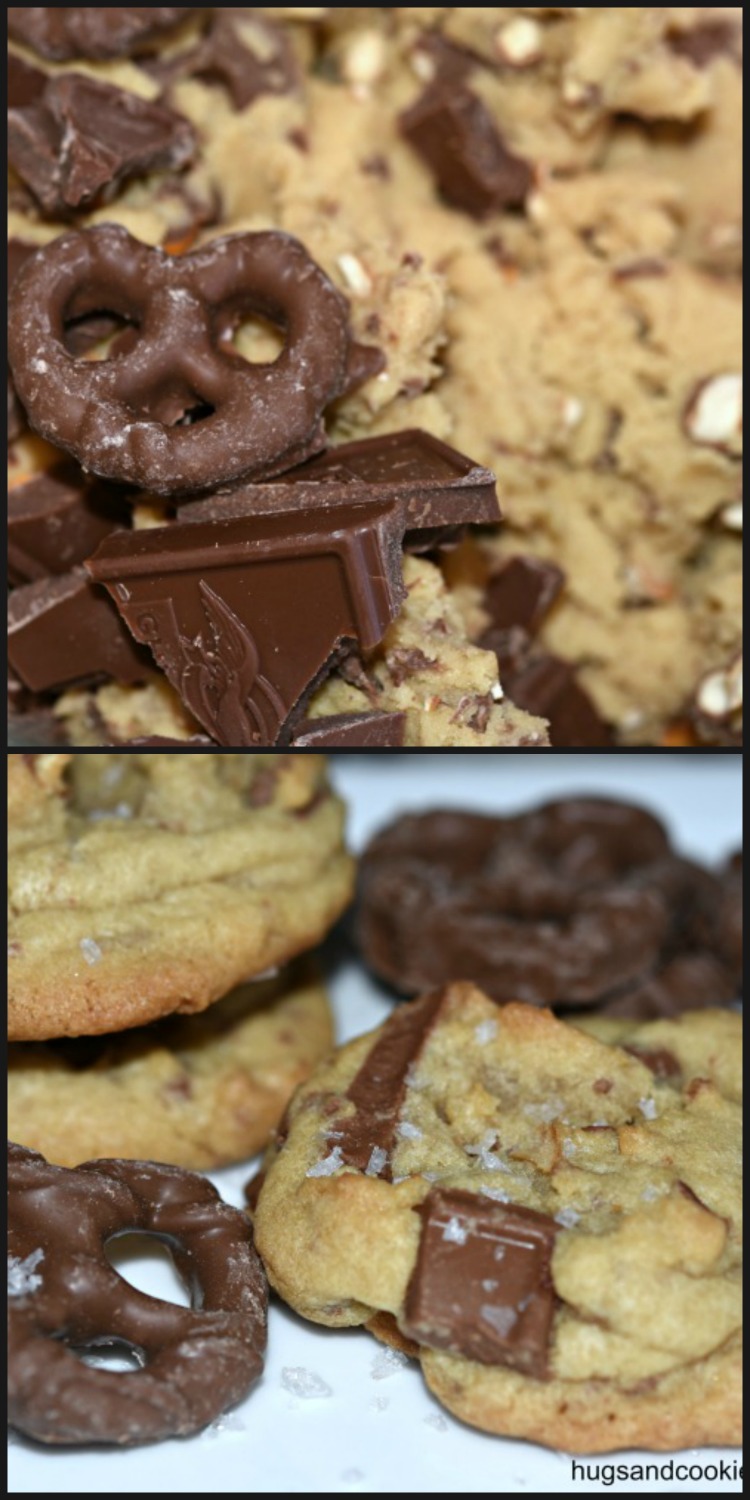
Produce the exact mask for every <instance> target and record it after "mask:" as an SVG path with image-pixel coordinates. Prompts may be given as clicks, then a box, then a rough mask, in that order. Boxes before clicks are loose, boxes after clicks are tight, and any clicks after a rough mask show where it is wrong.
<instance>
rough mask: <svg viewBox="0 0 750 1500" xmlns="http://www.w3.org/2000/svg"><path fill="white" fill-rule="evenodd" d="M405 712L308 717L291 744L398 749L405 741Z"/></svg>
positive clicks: (321, 746)
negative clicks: (321, 717)
mask: <svg viewBox="0 0 750 1500" xmlns="http://www.w3.org/2000/svg"><path fill="white" fill-rule="evenodd" d="M405 732H406V714H387V713H364V714H333V715H330V716H329V717H328V718H327V719H307V720H305V722H304V723H302V724H300V726H299V729H298V730H297V731H296V733H295V735H294V738H293V740H292V744H293V745H295V746H299V747H305V746H307V747H315V748H317V747H318V746H319V747H320V748H324V747H326V746H330V747H331V749H336V748H337V746H341V747H342V748H343V747H346V746H349V745H351V746H355V745H357V746H359V747H361V748H365V749H373V750H374V749H377V750H385V749H389V750H391V749H399V748H400V747H401V746H402V745H403V743H404V735H405Z"/></svg>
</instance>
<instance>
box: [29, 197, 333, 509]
mask: <svg viewBox="0 0 750 1500" xmlns="http://www.w3.org/2000/svg"><path fill="white" fill-rule="evenodd" d="M94 312H95V313H102V312H106V313H116V314H118V315H119V316H120V317H121V318H125V319H127V321H128V322H130V323H132V324H133V325H134V327H135V329H136V334H135V337H134V338H133V337H131V338H129V340H128V344H127V347H126V349H125V350H124V351H123V350H122V349H120V350H119V351H118V357H117V358H116V359H106V360H100V361H97V362H85V361H80V360H75V359H71V357H70V354H69V352H68V349H67V348H66V344H65V326H66V324H70V323H72V322H73V321H75V320H76V319H80V318H84V317H86V316H87V315H89V314H91V313H94ZM250 312H253V313H259V314H260V315H261V316H263V317H267V318H268V319H269V320H270V321H271V322H272V323H274V324H275V325H277V326H279V327H281V328H282V330H283V332H284V334H285V338H286V342H285V347H284V349H283V350H282V352H281V354H280V355H279V356H278V358H277V359H276V360H275V361H274V362H273V363H271V364H253V363H249V362H247V361H246V360H243V359H242V358H241V357H240V356H239V355H238V354H237V353H236V351H235V350H234V349H233V348H232V346H231V343H230V342H229V338H230V336H231V333H232V331H233V328H234V327H235V326H236V325H237V324H238V323H239V322H241V321H242V318H243V317H245V316H246V315H247V314H248V313H250ZM347 315H348V306H347V304H346V302H345V300H344V298H343V297H342V296H341V294H340V293H339V292H338V291H337V290H336V288H335V287H334V286H333V284H332V282H330V281H329V279H328V277H327V276H326V275H325V274H324V272H323V271H321V269H320V267H319V266H317V265H316V263H315V261H313V260H311V258H310V256H309V255H308V254H307V251H306V250H305V249H304V247H303V246H302V245H301V244H300V243H299V241H298V240H295V239H293V238H292V237H291V235H286V234H281V233H276V232H275V231H268V232H266V233H260V234H236V235H228V236H226V237H224V238H222V239H218V240H213V241H212V242H211V243H210V244H209V245H207V246H205V247H204V248H203V249H200V250H194V251H191V252H190V254H187V255H180V256H170V255H166V254H165V253H164V252H163V251H160V250H157V249H152V248H151V247H150V246H148V245H142V244H141V243H140V242H139V241H138V240H135V239H133V237H132V235H130V234H128V233H127V231H126V230H125V229H122V228H121V227H120V226H119V225H116V224H101V225H98V226H96V227H95V228H93V229H85V230H79V231H77V232H73V233H70V234H64V235H61V236H60V237H59V238H58V239H56V240H54V241H53V242H52V243H51V244H49V245H46V246H45V247H44V248H43V249H42V250H40V251H39V252H38V254H36V255H34V256H32V257H31V259H30V260H29V261H28V263H27V264H26V265H25V266H24V267H23V269H22V270H21V271H20V272H19V274H18V276H17V277H16V280H15V282H14V284H13V287H12V288H11V294H10V323H9V336H8V342H9V354H10V362H11V367H12V370H13V378H14V381H15V384H16V388H17V390H18V394H19V397H20V399H21V401H22V403H23V405H24V406H25V407H26V409H27V412H28V415H29V420H30V422H31V424H32V425H33V426H34V427H35V428H36V430H37V431H38V432H40V433H41V434H42V436H43V437H46V438H47V439H48V440H49V441H50V442H53V443H55V444H56V445H57V446H58V447H61V448H64V449H66V450H67V451H68V452H69V453H72V454H73V455H74V457H76V458H77V459H78V461H79V463H81V464H82V466H83V467H84V468H86V469H88V470H89V471H91V472H92V473H95V474H100V475H102V476H103V477H105V478H109V479H117V480H121V481H123V482H126V483H131V484H136V485H139V486H140V487H141V488H143V489H146V490H150V491H151V492H152V493H153V494H159V495H172V494H179V493H182V494H186V493H190V494H195V493H196V492H200V491H202V490H206V489H209V488H210V489H212V490H213V489H215V488H216V486H217V485H218V484H223V483H228V482H230V481H231V482H234V481H236V480H238V479H241V478H245V477H248V476H253V477H258V478H259V477H267V476H268V475H269V474H274V473H277V472H278V471H279V470H282V469H285V468H290V467H292V465H294V464H297V463H301V462H302V461H303V460H304V459H306V458H308V457H309V456H310V455H311V454H312V453H315V452H317V451H318V450H319V449H320V448H321V447H322V446H323V445H324V443H325V433H324V430H323V424H322V415H323V412H324V410H325V408H326V407H327V406H328V404H329V402H330V401H331V400H333V399H334V397H335V396H336V395H337V393H338V392H339V390H340V389H341V388H342V384H343V382H344V377H345V371H346V362H347V356H348V351H349V332H348V327H347ZM41 366H43V369H42V368H40V367H41ZM42 373H43V374H44V377H45V378H44V380H40V378H39V376H40V374H42Z"/></svg>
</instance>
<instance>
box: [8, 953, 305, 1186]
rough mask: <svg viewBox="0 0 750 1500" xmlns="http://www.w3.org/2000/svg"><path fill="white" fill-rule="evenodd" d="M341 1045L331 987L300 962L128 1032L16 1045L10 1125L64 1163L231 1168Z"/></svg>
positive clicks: (11, 1061)
mask: <svg viewBox="0 0 750 1500" xmlns="http://www.w3.org/2000/svg"><path fill="white" fill-rule="evenodd" d="M332 1042H333V1025H332V1019H331V1012H330V1008H329V1005H328V998H327V996H326V992H325V990H324V988H323V986H322V985H321V984H320V983H319V982H318V981H317V980H316V978H315V977H314V976H313V975H312V974H310V973H307V974H305V973H304V971H299V970H298V971H297V972H295V971H294V970H292V971H291V972H290V973H289V974H287V975H284V976H281V977H279V978H278V979H268V980H258V981H256V982H255V983H252V984H246V985H242V986H240V988H239V989H237V990H235V991H233V993H232V994H231V995H227V996H225V998H224V999H223V1000H217V1001H216V1003H215V1004H214V1005H211V1006H209V1008H208V1010H206V1011H203V1012H202V1013H201V1014H200V1015H196V1016H173V1017H168V1018H167V1019H165V1020H163V1021H157V1022H155V1023H153V1024H152V1025H151V1026H148V1027H136V1028H135V1029H134V1030H132V1031H126V1032H124V1033H123V1034H122V1035H121V1036H104V1037H101V1038H99V1037H97V1038H90V1037H84V1038H81V1039H78V1040H76V1041H68V1042H48V1043H45V1042H26V1043H24V1042H16V1043H13V1044H12V1045H11V1047H10V1049H9V1055H8V1130H9V1132H10V1135H11V1137H12V1139H13V1140H18V1141H22V1142H23V1144H24V1145H26V1146H29V1147H31V1149H32V1150H34V1151H41V1152H42V1154H43V1155H44V1156H46V1157H47V1160H48V1161H53V1162H56V1163H57V1164H58V1165H59V1166H63V1167H72V1166H76V1165H77V1163H78V1162H80V1161H86V1160H87V1159H88V1158H90V1157H103V1156H107V1157H109V1156H118V1157H120V1156H121V1157H135V1158H138V1157H142V1158H145V1159H147V1160H150V1159H152V1158H153V1159H156V1160H158V1161H165V1162H170V1163H172V1164H173V1165H174V1166H178V1167H191V1168H193V1169H195V1170H203V1171H206V1170H210V1169H211V1168H212V1167H221V1166H226V1165H228V1164H229V1163H231V1162H235V1161H242V1160H244V1159H246V1158H247V1157H248V1156H252V1155H253V1154H254V1153H255V1152H256V1151H259V1150H260V1149H261V1148H262V1147H263V1146H264V1145H265V1143H266V1141H267V1140H268V1137H269V1135H270V1133H271V1131H272V1129H273V1127H274V1126H275V1125H277V1124H278V1122H279V1120H280V1118H281V1115H282V1112H283V1109H284V1106H285V1105H286V1103H287V1101H288V1099H289V1096H290V1095H291V1094H292V1093H293V1091H294V1089H295V1088H296V1087H297V1085H298V1084H300V1083H302V1082H303V1081H304V1080H305V1079H306V1078H307V1077H308V1076H309V1074H310V1073H311V1072H312V1070H313V1068H314V1067H315V1066H316V1065H317V1064H318V1063H319V1062H320V1061H321V1060H322V1059H323V1058H324V1057H325V1055H326V1053H327V1052H328V1051H329V1050H330V1047H331V1045H332Z"/></svg>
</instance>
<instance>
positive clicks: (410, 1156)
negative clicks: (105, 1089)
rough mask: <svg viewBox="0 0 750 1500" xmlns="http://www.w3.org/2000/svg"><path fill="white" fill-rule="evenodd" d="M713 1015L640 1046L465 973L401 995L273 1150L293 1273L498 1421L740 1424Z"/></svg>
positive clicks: (529, 1425) (285, 1261)
mask: <svg viewBox="0 0 750 1500" xmlns="http://www.w3.org/2000/svg"><path fill="white" fill-rule="evenodd" d="M713 1022H714V1016H713V1013H712V1012H706V1013H704V1014H702V1015H701V1014H696V1013H692V1014H690V1015H686V1016H684V1017H683V1018H681V1019H680V1020H679V1021H675V1022H672V1023H671V1026H672V1027H673V1034H674V1036H675V1037H677V1036H678V1035H679V1036H680V1037H684V1038H685V1042H684V1045H683V1043H682V1042H680V1043H679V1044H677V1043H675V1050H674V1052H673V1053H672V1052H671V1051H670V1048H669V1047H668V1046H667V1045H665V1036H664V1024H663V1023H657V1025H656V1027H655V1028H653V1031H654V1037H653V1041H652V1039H651V1030H652V1028H651V1027H650V1026H649V1025H643V1026H641V1027H640V1028H638V1036H637V1042H638V1050H637V1051H636V1049H635V1048H633V1049H631V1048H630V1046H629V1044H628V1045H627V1046H625V1047H620V1046H618V1045H615V1044H608V1043H606V1042H602V1041H600V1040H598V1038H596V1037H593V1036H591V1035H587V1034H586V1033H585V1032H584V1031H582V1030H580V1029H579V1028H577V1027H576V1026H573V1025H570V1024H566V1023H564V1022H562V1021H559V1020H556V1019H555V1018H554V1017H553V1016H552V1014H551V1013H550V1012H549V1011H540V1010H536V1009H534V1008H532V1007H528V1006H524V1005H518V1004H510V1005H507V1006H504V1007H501V1008H500V1009H498V1008H497V1007H496V1006H495V1005H493V1004H492V1003H491V1002H489V1001H488V1000H487V999H486V998H485V996H483V995H482V994H481V992H480V991H478V990H476V989H474V988H473V987H472V986H471V985H468V984H456V985H452V986H450V987H448V988H447V989H445V990H442V991H435V992H433V993H431V994H428V995H427V996H424V997H423V998H422V999H420V1000H417V1001H414V1002H412V1003H410V1004H409V1005H404V1006H400V1007H399V1008H398V1009H397V1010H396V1011H395V1012H394V1013H393V1015H392V1016H391V1017H390V1019H389V1020H388V1021H387V1022H386V1024H385V1025H384V1026H382V1027H381V1028H380V1029H379V1030H378V1031H376V1032H373V1033H371V1034H370V1035H368V1036H364V1037H360V1038H358V1039H357V1040H356V1041H354V1042H351V1043H349V1045H348V1046H346V1047H343V1048H341V1049H340V1050H339V1051H338V1052H337V1053H336V1054H335V1055H334V1057H333V1058H332V1059H331V1060H330V1061H329V1062H328V1063H326V1064H325V1065H324V1066H323V1067H322V1068H321V1069H319V1070H318V1071H317V1073H316V1074H314V1076H313V1077H312V1078H311V1079H310V1081H309V1082H308V1083H307V1084H306V1085H304V1086H303V1087H302V1089H300V1090H299V1091H298V1093H297V1094H296V1096H295V1098H294V1101H293V1103H292V1105H291V1107H290V1109H289V1111H288V1116H287V1119H286V1121H285V1123H284V1125H283V1126H282V1128H281V1130H280V1134H279V1137H278V1138H277V1141H276V1144H275V1146H274V1148H272V1150H271V1151H270V1152H269V1160H268V1162H267V1171H266V1177H265V1181H264V1183H263V1186H262V1187H261V1190H260V1195H259V1200H258V1204H257V1209H256V1213H255V1231H256V1239H257V1243H258V1247H259V1249H260V1251H261V1254H262V1256H263V1258H264V1260H265V1263H266V1267H267V1269H268V1273H269V1276H270V1279H271V1282H272V1284H273V1285H274V1286H275V1287H276V1289H277V1291H279V1292H280V1293H281V1295H282V1296H283V1297H284V1298H285V1299H286V1300H287V1301H288V1302H289V1303H290V1304H291V1305H292V1307H294V1308H295V1310H296V1311H297V1312H300V1313H302V1314H303V1315H304V1316H305V1317H308V1318H311V1319H312V1320H313V1321H315V1322H319V1323H324V1324H327V1325H329V1326H332V1327H345V1326H351V1325H354V1324H368V1325H369V1324H372V1325H373V1331H375V1332H377V1333H379V1334H380V1336H381V1337H386V1338H387V1339H388V1341H389V1342H392V1341H393V1338H394V1337H395V1336H400V1337H402V1338H403V1337H405V1338H406V1339H409V1340H411V1341H412V1342H413V1344H414V1345H415V1346H416V1352H417V1353H418V1355H419V1358H420V1361H421V1364H422V1368H423V1372H424V1375H425V1378H426V1380H427V1383H428V1385H429V1386H430V1387H431V1389H432V1390H433V1391H434V1392H435V1394H436V1395H437V1396H438V1398H439V1399H440V1400H441V1401H442V1402H443V1403H444V1404H445V1405H446V1406H447V1407H449V1409H450V1410H451V1411H453V1412H455V1413H456V1415H458V1416H460V1417H461V1418H463V1420H465V1421H467V1422H469V1423H471V1424H472V1425H474V1426H477V1427H480V1428H482V1429H484V1430H485V1431H488V1432H495V1433H501V1434H503V1435H506V1436H513V1437H525V1438H531V1439H533V1440H534V1441H536V1442H540V1443H544V1444H548V1445H552V1446H554V1447H559V1448H564V1449H568V1450H569V1451H572V1452H606V1451H611V1450H615V1449H619V1448H625V1447H628V1448H629V1447H643V1448H653V1449H674V1448H682V1447H692V1446H699V1445H703V1444H714V1443H716V1444H720V1443H726V1444H731V1443H738V1442H739V1441H740V1437H741V1416H740V1369H741V1364H740V1348H741V1310H740V1290H741V1251H740V1222H741V1199H740V1175H739V1143H740V1108H739V1105H738V1103H737V1102H736V1100H735V1099H734V1098H733V1097H730V1093H733V1092H734V1091H733V1090H731V1091H726V1089H725V1083H724V1080H725V1077H726V1070H727V1068H728V1066H729V1064H728V1054H729V1053H731V1052H732V1051H734V1050H737V1049H738V1048H739V1043H740V1033H741V1022H740V1018H739V1016H737V1015H728V1014H721V1015H720V1016H719V1018H718V1023H717V1025H716V1026H715V1027H714V1025H713ZM670 1036H671V1033H670ZM709 1038H710V1044H709V1045H708V1047H707V1046H706V1043H707V1041H708V1039H709ZM701 1053H702V1056H701ZM696 1057H697V1058H698V1064H697V1071H696V1066H695V1058H696ZM384 1315H385V1321H384ZM389 1319H390V1320H395V1324H396V1333H395V1334H394V1329H393V1324H392V1322H389V1321H388V1320H389Z"/></svg>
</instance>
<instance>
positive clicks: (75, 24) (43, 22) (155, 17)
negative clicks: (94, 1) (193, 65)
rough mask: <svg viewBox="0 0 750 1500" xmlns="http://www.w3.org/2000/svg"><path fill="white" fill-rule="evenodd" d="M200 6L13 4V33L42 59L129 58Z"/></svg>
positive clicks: (10, 20) (10, 12)
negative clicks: (56, 5)
mask: <svg viewBox="0 0 750 1500" xmlns="http://www.w3.org/2000/svg"><path fill="white" fill-rule="evenodd" d="M195 10H196V7H195V6H183V5H172V6H167V5H143V6H140V7H134V6H130V7H128V6H99V5H84V6H72V5H61V6H60V7H59V8H57V7H55V6H51V5H40V6H24V5H18V6H13V5H12V6H10V7H9V10H8V35H9V36H10V37H12V38H13V40H14V41H17V42H23V43H24V44H25V45H26V46H27V47H31V48H32V50H33V51H34V52H37V53H38V54H39V56H40V57H48V58H50V59H52V60H54V61H58V62H60V61H67V60H68V59H69V58H72V57H90V58H105V57H125V56H131V55H132V54H133V53H135V52H137V51H138V50H139V48H140V47H142V46H143V45H144V44H145V43H147V42H149V41H151V39H152V38H153V37H156V36H161V35H162V33H163V32H165V31H169V30H171V28H172V27H173V26H177V25H178V24H179V22H180V21H182V20H184V19H185V17H186V16H192V15H194V14H195Z"/></svg>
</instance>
